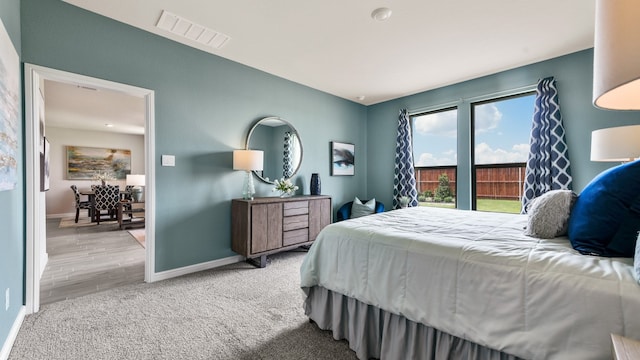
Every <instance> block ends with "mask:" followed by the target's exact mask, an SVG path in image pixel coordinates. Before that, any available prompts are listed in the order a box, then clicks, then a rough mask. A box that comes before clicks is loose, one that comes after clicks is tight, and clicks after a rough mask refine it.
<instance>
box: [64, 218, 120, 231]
mask: <svg viewBox="0 0 640 360" xmlns="http://www.w3.org/2000/svg"><path fill="white" fill-rule="evenodd" d="M75 220H76V219H75V218H74V217H70V218H62V219H60V225H59V227H60V228H69V227H83V226H96V225H98V223H95V222H91V219H90V218H88V217H81V218H79V219H78V223H77V224H76V222H75ZM117 223H118V221H117V220H101V221H100V224H117Z"/></svg>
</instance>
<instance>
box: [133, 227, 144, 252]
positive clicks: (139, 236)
mask: <svg viewBox="0 0 640 360" xmlns="http://www.w3.org/2000/svg"><path fill="white" fill-rule="evenodd" d="M129 234H131V236H133V238H134V239H136V241H138V242H139V243H140V245H142V247H143V248H146V247H147V246H146V245H145V237H146V235H145V232H144V229H134V230H129Z"/></svg>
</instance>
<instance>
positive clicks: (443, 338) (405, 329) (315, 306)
mask: <svg viewBox="0 0 640 360" xmlns="http://www.w3.org/2000/svg"><path fill="white" fill-rule="evenodd" d="M304 290H305V292H306V293H307V298H306V300H305V302H304V310H305V314H306V315H307V316H308V317H309V319H310V320H312V321H314V322H315V323H316V324H317V325H318V327H319V328H320V329H322V330H331V331H332V332H333V338H334V339H336V340H342V339H344V340H347V341H348V342H349V347H350V348H351V350H353V351H355V352H356V355H357V356H358V359H361V360H366V359H371V358H375V359H420V360H434V359H483V360H484V359H490V360H494V359H495V360H498V359H499V360H516V359H519V358H518V357H516V356H513V355H509V354H505V353H503V352H500V351H497V350H493V349H489V348H487V347H484V346H481V345H478V344H476V343H473V342H470V341H467V340H464V339H461V338H458V337H456V336H453V335H450V334H447V333H445V332H442V331H439V330H436V329H434V328H432V327H429V326H426V325H424V324H420V323H416V322H413V321H411V320H407V319H406V318H405V317H404V316H401V315H396V314H392V313H389V312H387V311H384V310H382V309H379V308H377V307H375V306H372V305H368V304H365V303H362V302H360V301H358V300H356V299H354V298H350V297H348V296H346V295H342V294H340V293H336V292H333V291H331V290H327V289H325V288H323V287H320V286H314V287H312V288H307V289H304Z"/></svg>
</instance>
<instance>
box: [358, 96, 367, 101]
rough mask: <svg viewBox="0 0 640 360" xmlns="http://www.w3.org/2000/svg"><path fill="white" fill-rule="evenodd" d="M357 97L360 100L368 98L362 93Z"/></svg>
mask: <svg viewBox="0 0 640 360" xmlns="http://www.w3.org/2000/svg"><path fill="white" fill-rule="evenodd" d="M357 99H358V100H359V101H362V100H364V99H366V97H365V96H364V95H360V96H358V97H357Z"/></svg>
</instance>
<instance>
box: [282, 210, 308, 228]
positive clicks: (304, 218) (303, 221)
mask: <svg viewBox="0 0 640 360" xmlns="http://www.w3.org/2000/svg"><path fill="white" fill-rule="evenodd" d="M308 227H309V215H307V214H304V215H296V216H287V217H284V218H283V219H282V230H284V231H289V230H296V229H303V228H304V229H306V228H308Z"/></svg>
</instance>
